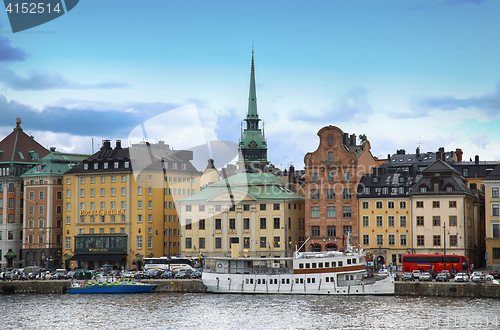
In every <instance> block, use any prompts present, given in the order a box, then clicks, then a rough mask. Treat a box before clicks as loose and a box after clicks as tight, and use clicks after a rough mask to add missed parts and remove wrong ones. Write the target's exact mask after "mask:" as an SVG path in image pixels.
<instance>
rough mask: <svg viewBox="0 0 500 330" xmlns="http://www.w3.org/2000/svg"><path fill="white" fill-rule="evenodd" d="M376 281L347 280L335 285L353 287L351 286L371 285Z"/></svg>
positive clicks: (372, 279)
mask: <svg viewBox="0 0 500 330" xmlns="http://www.w3.org/2000/svg"><path fill="white" fill-rule="evenodd" d="M376 281H377V280H376V279H374V278H370V279H362V280H347V281H338V283H337V285H338V286H353V285H362V284H364V285H367V284H373V283H375V282H376Z"/></svg>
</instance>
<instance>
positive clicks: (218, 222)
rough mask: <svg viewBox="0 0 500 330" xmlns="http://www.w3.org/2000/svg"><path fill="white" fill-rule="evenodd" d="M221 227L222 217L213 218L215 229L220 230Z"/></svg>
mask: <svg viewBox="0 0 500 330" xmlns="http://www.w3.org/2000/svg"><path fill="white" fill-rule="evenodd" d="M221 229H222V219H221V218H217V219H215V230H221Z"/></svg>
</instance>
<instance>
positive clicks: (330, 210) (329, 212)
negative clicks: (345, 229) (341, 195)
mask: <svg viewBox="0 0 500 330" xmlns="http://www.w3.org/2000/svg"><path fill="white" fill-rule="evenodd" d="M326 217H327V218H335V217H336V215H335V206H327V207H326Z"/></svg>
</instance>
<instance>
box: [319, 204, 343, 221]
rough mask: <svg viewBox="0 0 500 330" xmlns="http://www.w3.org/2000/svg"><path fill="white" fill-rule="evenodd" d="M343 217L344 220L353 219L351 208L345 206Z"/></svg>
mask: <svg viewBox="0 0 500 330" xmlns="http://www.w3.org/2000/svg"><path fill="white" fill-rule="evenodd" d="M318 217H319V215H318ZM342 217H344V218H350V217H351V207H350V206H343V207H342Z"/></svg>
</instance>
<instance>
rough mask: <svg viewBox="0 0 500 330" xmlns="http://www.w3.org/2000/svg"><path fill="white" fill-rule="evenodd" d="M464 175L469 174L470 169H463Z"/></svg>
mask: <svg viewBox="0 0 500 330" xmlns="http://www.w3.org/2000/svg"><path fill="white" fill-rule="evenodd" d="M462 175H463V176H465V177H467V176H469V169H468V168H464V169H462Z"/></svg>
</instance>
